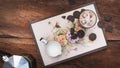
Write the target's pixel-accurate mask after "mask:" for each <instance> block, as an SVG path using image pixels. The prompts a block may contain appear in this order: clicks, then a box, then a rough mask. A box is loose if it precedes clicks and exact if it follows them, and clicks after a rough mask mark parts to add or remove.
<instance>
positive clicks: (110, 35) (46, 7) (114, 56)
mask: <svg viewBox="0 0 120 68" xmlns="http://www.w3.org/2000/svg"><path fill="white" fill-rule="evenodd" d="M93 1H95V2H96V5H97V8H98V10H99V14H100V17H101V20H102V22H101V23H102V24H104V25H103V30H104V33H105V36H106V38H107V40H108V45H109V46H108V48H107V49H105V50H103V51H99V52H96V53H93V54H89V55H87V56H83V57H80V58H77V59H75V60H71V61H68V62H64V63H62V64H59V65H56V66H53V67H51V68H120V54H119V53H120V0H0V50H3V51H6V52H9V53H11V54H17V55H24V54H31V55H32V56H33V57H34V58H35V59H36V63H37V68H42V67H43V64H42V61H41V59H40V55H39V53H38V51H37V48H36V45H35V43H34V39H33V36H32V32H31V30H30V25H29V24H30V22H32V21H38V20H41V19H44V18H47V17H50V16H54V15H57V14H61V13H64V12H67V11H70V10H73V9H76V8H79V7H80V5H83V4H87V3H90V2H93ZM106 16H107V19H109V18H110V20H108V21H106ZM110 27H111V28H110ZM2 64H3V62H2V61H0V68H2Z"/></svg>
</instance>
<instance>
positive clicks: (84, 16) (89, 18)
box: [79, 9, 97, 28]
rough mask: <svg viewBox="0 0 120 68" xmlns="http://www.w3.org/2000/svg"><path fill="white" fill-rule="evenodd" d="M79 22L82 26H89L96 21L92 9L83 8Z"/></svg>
mask: <svg viewBox="0 0 120 68" xmlns="http://www.w3.org/2000/svg"><path fill="white" fill-rule="evenodd" d="M79 22H80V24H81V26H82V27H84V28H91V27H93V26H94V25H95V24H96V22H97V16H96V14H95V13H94V12H93V11H92V10H88V9H87V10H84V11H82V13H81V14H80V16H79Z"/></svg>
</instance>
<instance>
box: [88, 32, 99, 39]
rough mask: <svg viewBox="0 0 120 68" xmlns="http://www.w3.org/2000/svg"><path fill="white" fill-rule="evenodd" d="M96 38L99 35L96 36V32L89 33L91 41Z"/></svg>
mask: <svg viewBox="0 0 120 68" xmlns="http://www.w3.org/2000/svg"><path fill="white" fill-rule="evenodd" d="M96 38H97V36H96V34H95V33H91V34H90V35H89V39H90V40H91V41H94V40H95V39H96Z"/></svg>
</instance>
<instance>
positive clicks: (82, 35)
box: [77, 30, 85, 38]
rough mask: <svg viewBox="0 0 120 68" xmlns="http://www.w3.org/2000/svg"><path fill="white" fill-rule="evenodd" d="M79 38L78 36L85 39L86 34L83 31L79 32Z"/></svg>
mask: <svg viewBox="0 0 120 68" xmlns="http://www.w3.org/2000/svg"><path fill="white" fill-rule="evenodd" d="M77 36H78V37H79V38H83V37H84V36H85V32H84V31H83V30H79V31H78V32H77Z"/></svg>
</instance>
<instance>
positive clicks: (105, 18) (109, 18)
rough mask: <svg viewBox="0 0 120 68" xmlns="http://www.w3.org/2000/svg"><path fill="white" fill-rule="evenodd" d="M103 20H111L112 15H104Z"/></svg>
mask: <svg viewBox="0 0 120 68" xmlns="http://www.w3.org/2000/svg"><path fill="white" fill-rule="evenodd" d="M104 20H105V21H106V22H110V21H111V20H112V16H110V15H105V16H104Z"/></svg>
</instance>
